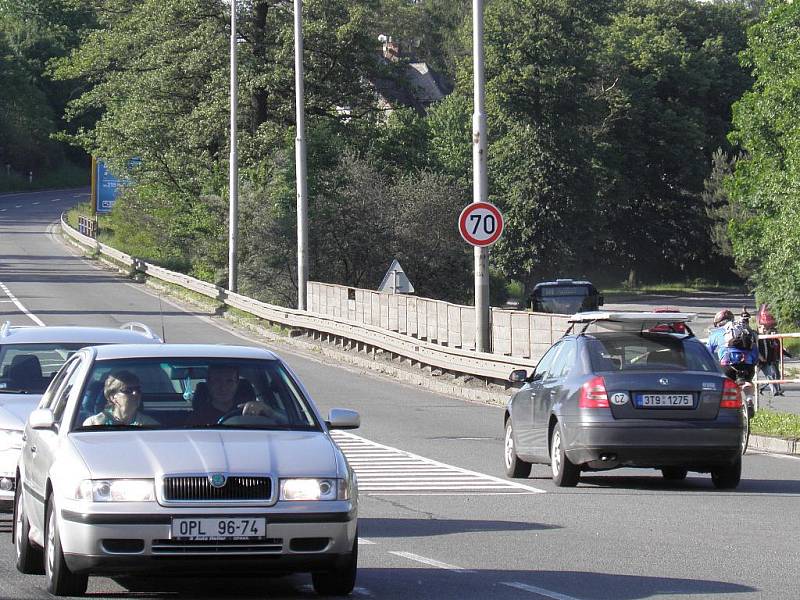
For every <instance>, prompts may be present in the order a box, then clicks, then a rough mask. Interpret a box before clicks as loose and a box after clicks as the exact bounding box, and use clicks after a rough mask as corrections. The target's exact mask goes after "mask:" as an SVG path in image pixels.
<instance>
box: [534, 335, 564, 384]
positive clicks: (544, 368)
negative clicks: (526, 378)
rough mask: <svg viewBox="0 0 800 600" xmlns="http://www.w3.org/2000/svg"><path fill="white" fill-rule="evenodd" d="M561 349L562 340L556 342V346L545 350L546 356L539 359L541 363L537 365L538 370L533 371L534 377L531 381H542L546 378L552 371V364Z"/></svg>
mask: <svg viewBox="0 0 800 600" xmlns="http://www.w3.org/2000/svg"><path fill="white" fill-rule="evenodd" d="M560 349H561V342H556V344H555V345H554V346H551V348H550V349H549V350H548V351H547V352H545V354H544V356H543V357H542V358H541V360H540V361H539V364H538V365H536V370H535V371H534V372H533V377H531V381H541V380H542V379H544V378H545V377H546V376H547V374H548V372H549V371H550V365H551V364H553V361H554V360H555V358H556V355H557V354H558V351H559V350H560Z"/></svg>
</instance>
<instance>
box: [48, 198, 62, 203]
mask: <svg viewBox="0 0 800 600" xmlns="http://www.w3.org/2000/svg"><path fill="white" fill-rule="evenodd" d="M50 202H61V198H53V199H52V200H50Z"/></svg>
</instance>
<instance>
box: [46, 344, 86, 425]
mask: <svg viewBox="0 0 800 600" xmlns="http://www.w3.org/2000/svg"><path fill="white" fill-rule="evenodd" d="M80 364H81V361H80V360H74V361H72V362H71V363H70V364H69V365H67V369H65V371H67V373H66V377H65V379H64V383H63V384H62V385H61V386H59V388H58V390H57V391H56V393H55V394H53V400H52V403H51V404H50V410H52V411H53V421H54V422H55V423H58V424H61V419H62V417H63V416H64V409H65V408H66V407H67V400H68V399H69V396H70V393H71V392H72V389H73V388H74V387H75V385H76V384H78V382H79V381H80V369H79V368H78V367H79V365H80Z"/></svg>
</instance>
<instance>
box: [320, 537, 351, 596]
mask: <svg viewBox="0 0 800 600" xmlns="http://www.w3.org/2000/svg"><path fill="white" fill-rule="evenodd" d="M357 574H358V530H356V539H355V541H353V551H352V552H351V553H350V556H349V557H348V558H347V560H346V561H345V564H344V565H342V566H341V567H339V568H338V569H334V570H333V571H321V572H318V573H312V574H311V583H312V584H313V586H314V591H315V592H317V594H319V595H320V596H347V595H348V594H349V593H350V592H352V591H353V588H354V587H355V585H356V575H357Z"/></svg>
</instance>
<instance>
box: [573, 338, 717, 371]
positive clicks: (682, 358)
mask: <svg viewBox="0 0 800 600" xmlns="http://www.w3.org/2000/svg"><path fill="white" fill-rule="evenodd" d="M588 348H589V356H590V359H591V362H592V369H593V370H594V371H615V370H616V371H632V370H654V369H655V370H682V371H706V372H717V371H719V367H718V365H716V363H715V361H714V360H713V358H712V357H711V355H710V354H709V353H708V352H707V351H705V348H704V347H703V346H702V344H700V343H699V342H698V341H697V340H696V339H695V338H685V337H678V336H675V335H672V334H669V333H651V332H640V333H635V332H622V333H609V334H601V333H598V334H595V335H594V336H590V338H589V343H588Z"/></svg>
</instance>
